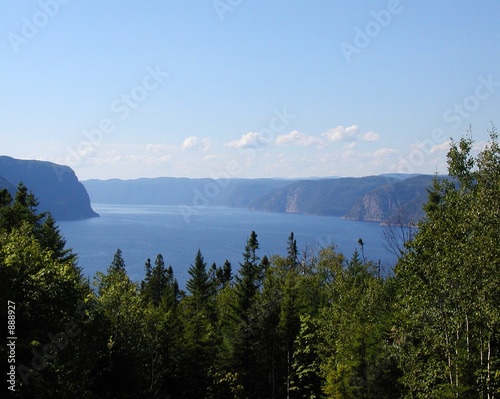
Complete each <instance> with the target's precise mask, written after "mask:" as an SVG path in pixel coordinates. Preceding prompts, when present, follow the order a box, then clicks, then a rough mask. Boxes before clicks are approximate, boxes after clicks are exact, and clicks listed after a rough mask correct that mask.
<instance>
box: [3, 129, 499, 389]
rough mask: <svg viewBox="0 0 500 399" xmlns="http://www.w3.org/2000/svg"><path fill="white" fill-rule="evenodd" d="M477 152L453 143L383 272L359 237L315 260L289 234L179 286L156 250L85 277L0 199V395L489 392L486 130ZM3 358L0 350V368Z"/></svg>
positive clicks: (491, 334) (493, 313) (492, 308)
mask: <svg viewBox="0 0 500 399" xmlns="http://www.w3.org/2000/svg"><path fill="white" fill-rule="evenodd" d="M472 148H473V143H472V141H471V140H470V139H462V140H460V141H459V142H454V143H452V147H451V150H450V152H449V154H448V165H449V175H450V177H451V178H452V179H440V178H437V177H436V178H435V179H434V181H433V185H432V187H431V188H430V189H429V192H428V200H427V202H426V204H425V208H424V209H425V214H426V216H425V218H424V219H422V220H421V221H420V223H419V229H418V230H416V233H415V235H414V237H412V239H411V240H410V241H408V242H407V243H406V245H405V247H403V248H401V252H400V259H399V261H398V263H397V265H396V267H395V270H394V273H393V274H389V276H388V277H384V273H381V271H380V269H379V267H380V266H379V265H378V264H376V263H373V262H371V261H370V260H367V259H365V258H364V254H363V242H362V240H360V247H359V250H356V251H355V252H354V253H353V254H341V253H339V252H337V251H336V249H335V246H330V247H326V248H322V249H320V250H319V251H314V252H311V251H310V250H307V249H301V247H300V243H297V242H296V240H295V237H294V234H293V233H291V234H290V236H289V239H288V242H287V243H283V245H284V246H286V248H287V255H286V256H271V257H267V256H261V254H260V252H259V246H260V243H259V239H258V234H257V233H256V232H254V231H252V232H249V233H250V234H249V237H248V240H247V242H246V243H242V257H241V261H240V262H239V264H238V265H231V264H230V263H229V262H226V263H225V264H222V265H215V264H213V265H211V264H209V263H207V261H206V260H205V259H204V257H203V254H202V252H203V248H200V250H199V251H198V252H197V253H196V254H193V262H192V266H191V268H190V269H189V275H190V278H189V280H188V282H187V284H186V291H183V290H180V289H179V286H178V284H177V282H176V279H175V271H174V269H173V268H172V267H171V266H169V265H167V264H165V262H164V260H163V257H162V255H161V254H158V255H156V256H155V257H152V258H151V259H145V268H144V278H143V279H142V281H131V280H130V278H129V276H128V275H127V266H126V259H123V257H122V253H121V251H120V250H119V249H118V250H117V251H116V254H115V256H114V259H112V260H111V259H110V265H109V266H108V268H107V270H106V272H104V273H98V274H97V275H96V276H95V278H94V280H93V281H87V280H86V279H84V278H82V274H81V272H80V269H79V266H77V264H76V258H75V255H74V254H73V253H72V252H71V251H69V250H67V249H65V243H64V239H63V238H62V237H61V236H60V234H59V231H58V228H57V226H56V225H55V223H54V220H53V219H52V218H51V217H50V216H49V215H38V214H37V202H36V199H35V197H34V196H33V195H32V194H30V193H29V192H28V190H27V189H26V187H24V186H23V185H20V186H19V187H18V190H17V194H16V195H15V197H14V198H12V197H11V196H10V194H9V193H8V192H7V191H6V190H3V191H0V285H1V286H0V288H1V289H0V292H1V295H2V299H3V302H4V306H3V307H2V320H4V321H6V320H15V327H14V328H15V334H16V335H17V340H15V344H14V346H15V380H14V383H13V384H12V383H9V382H8V384H9V386H13V387H14V389H13V390H11V392H8V394H9V395H10V397H16V398H35V397H36V398H38V397H40V398H74V397H77V398H183V399H184V398H193V399H199V398H221V399H222V398H224V399H227V398H235V399H249V398H252V399H258V398H329V399H334V398H335V399H338V398H451V397H453V398H490V399H492V398H498V397H499V395H500V353H499V352H500V347H499V342H500V305H499V301H498V298H499V297H500V146H499V144H498V136H497V134H496V132H495V131H494V132H492V133H491V140H490V142H489V144H488V145H487V147H486V148H485V149H484V150H483V151H482V152H481V153H479V155H477V156H474V155H473V154H472ZM360 235H362V232H360ZM152 255H153V254H152ZM82 266H83V267H84V265H82ZM7 301H10V302H7ZM7 303H13V304H15V312H14V313H15V314H14V316H13V313H12V312H11V313H10V314H9V318H8V315H7V306H6V304H7ZM10 325H12V323H11V324H10ZM11 341H12V340H11ZM9 342H10V341H9ZM11 351H12V348H11V347H7V345H2V346H0V354H1V356H2V358H3V359H7V358H8V355H9V353H10V354H11V353H12V352H11ZM4 375H5V374H4ZM8 378H9V379H10V377H8Z"/></svg>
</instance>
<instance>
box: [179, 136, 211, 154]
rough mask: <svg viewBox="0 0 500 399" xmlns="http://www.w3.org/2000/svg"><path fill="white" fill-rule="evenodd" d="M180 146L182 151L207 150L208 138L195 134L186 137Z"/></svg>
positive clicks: (208, 145)
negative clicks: (201, 137)
mask: <svg viewBox="0 0 500 399" xmlns="http://www.w3.org/2000/svg"><path fill="white" fill-rule="evenodd" d="M181 148H182V150H184V151H198V150H202V151H207V150H208V149H209V148H210V140H209V139H208V138H204V139H200V138H199V137H196V136H190V137H186V138H185V139H184V141H183V142H182V145H181Z"/></svg>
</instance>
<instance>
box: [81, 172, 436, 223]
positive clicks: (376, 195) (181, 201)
mask: <svg viewBox="0 0 500 399" xmlns="http://www.w3.org/2000/svg"><path fill="white" fill-rule="evenodd" d="M432 178H433V176H429V175H399V174H397V175H382V176H369V177H362V178H336V179H315V180H282V179H231V180H213V179H187V178H171V177H161V178H151V179H149V178H142V179H135V180H119V179H111V180H87V181H84V182H83V184H84V186H85V187H86V189H87V191H88V193H89V195H90V198H91V199H92V202H95V203H112V204H135V205H138V204H142V205H148V204H149V205H185V206H195V207H202V206H227V207H238V208H249V209H253V210H260V211H269V212H296V213H307V214H315V215H330V216H342V217H345V218H347V219H353V220H366V221H378V222H385V221H390V220H391V221H399V219H400V215H404V218H405V219H406V220H405V221H409V220H411V221H417V220H418V219H420V218H421V217H422V216H423V211H422V205H423V204H424V203H425V202H426V200H427V188H428V187H429V186H430V185H431V183H432Z"/></svg>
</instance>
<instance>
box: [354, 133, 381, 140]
mask: <svg viewBox="0 0 500 399" xmlns="http://www.w3.org/2000/svg"><path fill="white" fill-rule="evenodd" d="M359 138H360V139H361V140H362V141H378V139H379V138H380V135H379V134H378V133H375V132H372V131H369V132H366V133H363V134H362V135H361V136H360V137H359Z"/></svg>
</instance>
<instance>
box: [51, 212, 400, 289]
mask: <svg viewBox="0 0 500 399" xmlns="http://www.w3.org/2000/svg"><path fill="white" fill-rule="evenodd" d="M92 207H93V209H94V210H95V211H96V212H97V213H99V215H100V217H99V218H93V219H86V220H80V221H65V222H60V223H59V227H60V230H61V233H62V234H63V235H64V237H65V238H66V240H67V246H68V247H70V248H73V250H74V252H76V253H77V255H78V263H79V265H80V267H82V269H83V273H84V274H85V275H86V276H90V277H92V276H93V275H94V274H95V272H97V271H102V272H104V271H105V270H106V268H107V267H108V266H109V264H110V263H111V261H112V260H113V255H114V253H115V252H116V249H117V248H120V249H121V250H122V253H123V258H124V259H125V264H126V267H127V272H128V274H129V276H130V277H131V278H132V279H133V280H135V281H140V280H141V279H142V278H143V277H144V263H145V261H146V259H147V258H150V259H151V261H152V262H154V259H155V258H156V255H157V254H159V253H161V254H162V255H163V258H164V260H165V264H166V265H167V266H168V265H171V266H172V268H173V269H174V274H175V276H176V278H177V280H178V281H179V284H180V286H181V287H184V285H185V282H186V281H187V279H188V278H189V275H188V273H187V270H188V269H189V267H190V265H191V264H192V263H193V262H194V258H195V256H196V252H197V251H198V249H200V250H201V252H202V254H203V256H204V258H205V261H206V262H207V264H208V266H210V265H211V264H212V263H213V262H215V263H216V264H217V265H218V266H221V265H222V264H223V263H224V261H225V260H226V259H228V260H229V261H230V262H231V264H232V266H233V271H234V272H236V270H237V269H238V267H239V262H241V261H242V255H241V254H242V252H243V251H244V248H245V244H246V241H247V239H248V236H249V235H250V232H251V231H252V230H255V232H256V233H257V239H258V241H259V243H260V249H259V251H258V255H259V256H260V257H261V258H262V257H263V256H264V255H268V256H269V255H272V254H279V255H284V254H286V248H287V239H288V236H289V235H290V232H292V231H293V232H294V234H295V238H296V240H297V246H298V249H299V251H300V252H301V253H302V252H303V251H304V249H305V248H306V247H308V248H311V249H317V248H319V247H324V246H327V245H330V244H335V245H337V249H338V250H339V251H341V252H343V253H344V254H345V255H346V256H347V257H350V256H351V255H352V253H353V251H354V250H355V249H356V248H358V249H359V245H358V240H359V238H361V239H362V240H363V242H364V243H365V246H364V250H365V256H366V258H367V259H371V260H375V261H377V262H378V261H379V260H380V261H381V264H382V265H383V266H388V265H391V264H393V263H394V262H395V258H394V256H393V255H392V254H390V253H389V252H388V251H387V250H386V249H385V248H384V246H383V230H384V228H385V227H383V226H380V225H379V224H378V223H371V222H356V221H350V220H343V219H341V218H338V217H332V216H313V215H304V214H290V213H268V212H258V211H251V210H247V209H236V208H223V207H203V208H196V209H195V208H187V207H182V206H166V205H107V204H93V205H92ZM186 215H187V216H186Z"/></svg>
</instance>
